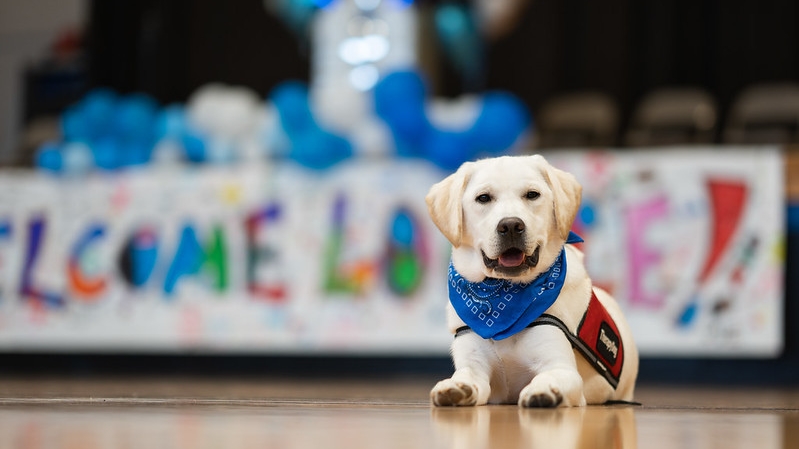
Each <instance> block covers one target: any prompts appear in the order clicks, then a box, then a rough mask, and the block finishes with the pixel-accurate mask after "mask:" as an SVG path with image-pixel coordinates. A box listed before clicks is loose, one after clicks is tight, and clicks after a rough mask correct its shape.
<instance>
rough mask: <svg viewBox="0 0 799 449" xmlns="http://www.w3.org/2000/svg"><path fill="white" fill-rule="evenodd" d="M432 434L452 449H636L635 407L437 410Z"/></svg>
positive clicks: (463, 408)
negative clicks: (434, 429)
mask: <svg viewBox="0 0 799 449" xmlns="http://www.w3.org/2000/svg"><path fill="white" fill-rule="evenodd" d="M432 413H433V422H434V424H435V427H436V430H437V431H438V432H439V433H440V435H442V436H443V437H444V438H445V439H447V440H449V443H450V447H452V448H458V449H471V448H489V447H492V448H493V447H502V448H508V449H512V448H559V449H578V448H619V449H633V448H635V447H636V440H637V436H636V422H635V419H636V417H635V411H634V408H633V407H628V406H625V407H575V408H559V409H554V410H550V409H543V410H542V409H520V408H518V407H516V406H503V407H469V408H466V407H461V408H449V407H448V408H435V409H433V411H432Z"/></svg>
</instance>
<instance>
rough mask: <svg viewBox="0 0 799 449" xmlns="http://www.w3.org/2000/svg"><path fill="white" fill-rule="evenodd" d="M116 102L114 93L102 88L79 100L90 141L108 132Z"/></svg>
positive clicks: (116, 98)
mask: <svg viewBox="0 0 799 449" xmlns="http://www.w3.org/2000/svg"><path fill="white" fill-rule="evenodd" d="M118 100H119V98H118V96H117V94H116V93H115V92H114V91H112V90H110V89H104V88H98V89H94V90H92V91H90V92H89V93H88V94H86V96H85V97H84V98H83V100H81V102H80V108H81V110H82V113H83V118H84V120H85V122H86V126H87V128H88V131H89V134H90V138H91V139H92V140H94V139H97V138H99V137H100V136H101V135H103V134H105V133H106V132H108V130H109V128H110V127H111V126H112V119H113V116H114V113H115V110H116V107H117V102H118Z"/></svg>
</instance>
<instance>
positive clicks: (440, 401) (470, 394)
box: [430, 379, 477, 407]
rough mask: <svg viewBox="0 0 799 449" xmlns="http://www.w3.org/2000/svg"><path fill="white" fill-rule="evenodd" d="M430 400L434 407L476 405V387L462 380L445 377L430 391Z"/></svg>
mask: <svg viewBox="0 0 799 449" xmlns="http://www.w3.org/2000/svg"><path fill="white" fill-rule="evenodd" d="M430 400H431V401H432V402H433V405H435V406H436V407H445V406H462V405H477V388H476V387H475V386H474V385H469V384H467V383H464V382H457V381H454V380H452V379H445V380H442V381H441V382H439V383H437V384H436V386H435V387H433V389H432V390H431V391H430Z"/></svg>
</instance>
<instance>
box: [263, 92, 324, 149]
mask: <svg viewBox="0 0 799 449" xmlns="http://www.w3.org/2000/svg"><path fill="white" fill-rule="evenodd" d="M269 97H270V99H271V100H272V103H273V104H274V105H275V107H276V108H277V111H278V114H279V115H280V123H281V125H282V126H283V129H284V130H285V131H286V133H287V134H289V136H291V135H292V134H294V133H301V132H305V131H307V130H308V129H311V128H316V127H317V124H316V121H315V120H314V118H313V114H312V113H311V108H310V107H309V106H308V88H307V87H306V86H305V84H303V83H302V82H299V81H286V82H284V83H281V84H279V85H278V86H276V87H275V88H274V89H272V92H271V93H270V96H269Z"/></svg>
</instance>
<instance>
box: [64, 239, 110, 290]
mask: <svg viewBox="0 0 799 449" xmlns="http://www.w3.org/2000/svg"><path fill="white" fill-rule="evenodd" d="M104 234H105V227H104V226H102V225H97V224H95V225H92V226H90V227H89V229H88V230H87V231H86V232H85V233H84V234H83V235H82V236H81V237H80V238H79V239H78V241H77V242H76V243H75V246H73V247H72V251H71V252H70V254H69V260H68V261H67V275H68V277H69V285H70V288H71V289H72V291H73V292H74V293H75V294H76V295H77V297H78V298H81V299H85V300H92V299H96V298H97V296H99V295H101V294H102V293H103V292H105V290H106V286H107V282H106V279H105V277H104V276H93V277H90V276H87V275H86V272H85V271H86V270H85V268H86V265H89V264H96V263H97V261H96V257H95V260H92V253H91V249H90V246H91V244H92V243H93V242H94V241H95V240H97V239H99V238H102V237H103V235H104Z"/></svg>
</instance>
